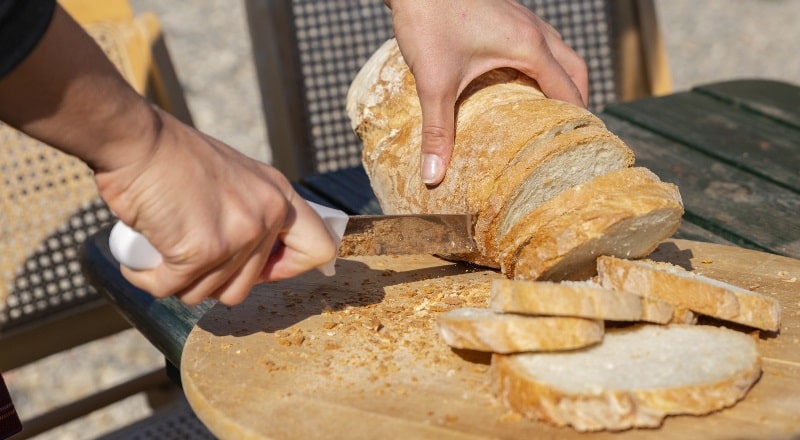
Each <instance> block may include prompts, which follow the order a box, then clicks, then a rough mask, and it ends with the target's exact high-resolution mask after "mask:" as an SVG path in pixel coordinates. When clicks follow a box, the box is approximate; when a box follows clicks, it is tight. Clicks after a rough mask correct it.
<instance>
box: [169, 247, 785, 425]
mask: <svg viewBox="0 0 800 440" xmlns="http://www.w3.org/2000/svg"><path fill="white" fill-rule="evenodd" d="M652 258H654V259H657V260H662V261H670V262H673V263H675V264H679V265H681V266H683V267H686V268H689V269H691V270H694V271H696V272H700V273H703V274H704V275H707V276H710V277H712V278H716V279H719V280H722V281H726V282H730V283H732V284H736V285H739V286H741V287H744V288H748V289H751V290H754V291H757V292H761V293H765V294H769V295H774V296H775V298H777V299H778V300H779V301H780V302H781V304H782V312H783V323H782V328H781V331H780V332H779V333H775V334H772V333H765V332H761V333H757V332H753V335H754V337H758V338H759V350H760V353H761V354H762V356H763V370H764V371H763V375H762V377H761V379H760V380H759V382H757V383H756V385H755V386H754V387H753V389H751V390H750V392H749V393H748V395H747V396H746V397H745V399H744V400H743V401H741V402H739V403H738V404H737V405H735V406H734V407H732V408H729V409H726V410H723V411H720V412H717V413H715V414H712V415H709V416H703V417H694V416H676V417H669V418H667V419H666V420H665V422H664V424H663V426H662V427H661V428H659V429H657V430H652V429H640V430H629V431H624V432H620V433H608V432H601V433H590V434H581V433H578V432H577V431H574V430H572V429H570V428H554V427H551V426H548V425H546V424H543V423H540V422H535V421H531V420H528V419H524V418H522V417H520V416H518V415H516V414H513V413H511V412H509V411H507V410H506V409H505V408H503V407H502V405H500V404H499V403H498V401H497V400H495V398H494V397H493V395H492V393H491V390H490V384H489V376H488V368H489V365H488V362H489V357H488V356H486V355H483V354H478V353H474V352H458V351H454V350H452V349H450V348H449V347H447V346H446V345H445V344H444V343H443V342H441V340H439V337H438V335H437V334H436V331H435V328H434V321H435V317H436V315H437V314H438V313H441V312H442V311H446V310H450V309H452V308H455V307H465V306H474V307H485V306H487V305H488V299H489V286H490V284H491V280H492V279H494V278H496V277H499V276H500V275H499V274H498V273H496V272H494V271H488V270H485V269H483V268H478V267H474V266H467V265H463V264H459V263H452V262H448V261H445V260H442V259H439V258H435V257H431V256H403V257H358V258H357V257H352V258H348V259H340V260H339V261H338V263H337V271H338V273H337V276H336V277H332V278H325V277H322V276H321V275H319V274H317V273H309V274H306V275H305V276H302V277H299V278H295V279H292V280H288V281H284V282H280V283H273V284H262V285H259V286H256V287H255V289H254V291H253V292H252V294H251V295H250V296H249V298H248V299H247V300H246V301H245V302H244V303H243V304H241V305H239V306H236V307H232V308H231V307H226V306H223V305H221V304H218V305H216V306H215V307H214V308H212V309H211V310H210V311H209V312H208V313H207V314H206V315H205V316H204V317H203V318H202V319H201V320H200V321H199V323H198V325H197V326H196V327H195V328H194V330H192V332H191V334H190V335H189V338H188V340H187V343H186V346H185V348H184V351H183V355H182V359H183V360H182V365H181V374H182V381H183V387H184V390H185V392H186V395H187V397H188V399H189V402H190V403H191V405H192V407H193V409H194V410H195V412H196V413H197V415H198V416H199V417H200V419H201V420H202V421H203V422H204V423H205V424H206V425H207V426H208V427H209V428H210V429H211V430H212V431H213V432H214V433H215V434H216V435H217V436H219V437H220V438H223V439H224V438H276V439H283V438H348V439H358V438H382V439H386V438H404V439H405V438H436V439H447V438H459V439H465V438H539V439H541V438H579V437H581V438H582V437H586V438H612V437H614V438H617V437H618V438H652V436H653V435H654V434H657V435H658V438H667V439H681V440H683V439H686V438H706V439H710V438H719V439H723V438H791V437H796V436H799V435H800V399H798V397H797V396H798V395H800V294H798V290H800V289H799V288H800V261H798V260H794V259H790V258H786V257H781V256H776V255H772V254H765V253H761V252H757V251H751V250H745V249H741V248H735V247H730V246H723V245H715V244H707V243H699V242H692V241H685V240H668V241H666V242H664V243H662V245H661V246H660V247H659V249H657V250H656V252H655V253H654V254H653V255H652ZM732 328H735V329H737V330H741V331H746V332H751V331H752V330H751V329H748V328H743V327H732Z"/></svg>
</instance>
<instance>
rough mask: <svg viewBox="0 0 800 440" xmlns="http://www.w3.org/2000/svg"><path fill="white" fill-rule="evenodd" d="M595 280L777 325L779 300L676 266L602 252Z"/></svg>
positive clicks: (753, 323)
mask: <svg viewBox="0 0 800 440" xmlns="http://www.w3.org/2000/svg"><path fill="white" fill-rule="evenodd" d="M597 272H598V282H599V283H600V284H601V285H602V286H604V287H606V288H609V289H620V290H627V291H631V292H633V293H637V294H640V295H646V296H653V297H656V298H660V299H662V300H664V301H667V302H669V303H671V304H673V306H675V307H677V308H686V309H689V310H692V311H694V312H697V313H700V314H703V315H707V316H710V317H713V318H717V319H722V320H726V321H731V322H735V323H737V324H743V325H746V326H750V327H754V328H758V329H761V330H767V331H778V330H779V329H780V321H781V308H780V303H779V302H778V301H777V300H776V299H774V298H770V297H768V296H766V295H762V294H760V293H757V292H753V291H750V290H747V289H744V288H741V287H738V286H734V285H732V284H729V283H725V282H722V281H719V280H716V279H713V278H708V277H705V276H703V275H699V274H695V273H692V272H689V271H687V270H685V269H683V268H681V267H679V266H676V265H673V264H670V263H665V262H656V261H651V260H630V259H624V258H615V257H613V256H602V257H600V258H598V259H597Z"/></svg>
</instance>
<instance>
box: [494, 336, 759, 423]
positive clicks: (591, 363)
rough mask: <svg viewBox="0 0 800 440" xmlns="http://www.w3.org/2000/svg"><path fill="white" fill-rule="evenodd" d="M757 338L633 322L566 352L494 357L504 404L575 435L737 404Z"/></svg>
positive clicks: (749, 380) (754, 370) (749, 378)
mask: <svg viewBox="0 0 800 440" xmlns="http://www.w3.org/2000/svg"><path fill="white" fill-rule="evenodd" d="M760 372H761V364H760V359H759V356H758V352H757V350H756V344H755V341H754V340H753V339H752V338H751V337H749V336H747V335H745V334H743V333H741V332H737V331H733V330H729V329H725V328H717V327H711V326H690V325H679V324H670V325H668V326H658V325H646V324H645V325H637V326H634V327H632V328H626V329H616V330H609V331H608V332H607V333H606V335H605V337H604V340H603V343H602V344H597V345H594V346H592V347H588V348H585V349H580V350H576V351H571V352H564V353H529V354H515V355H502V354H494V355H493V357H492V368H491V376H492V383H493V387H494V389H495V391H496V393H497V396H498V397H499V399H500V400H501V401H502V402H503V403H504V404H505V405H506V407H508V408H510V409H512V410H514V411H517V412H519V413H522V414H524V415H525V416H528V417H530V418H534V419H539V420H544V421H547V422H550V423H552V424H555V425H558V426H566V425H571V426H573V427H574V428H575V429H577V430H579V431H596V430H623V429H628V428H635V427H657V426H659V425H661V423H662V421H663V419H664V417H666V416H668V415H674V414H694V415H701V414H707V413H710V412H713V411H716V410H719V409H722V408H725V407H728V406H731V405H733V404H734V403H736V402H737V401H738V400H740V399H742V398H743V397H744V395H745V394H746V393H747V391H748V390H749V389H750V387H751V386H752V385H753V383H755V381H756V380H757V379H758V377H759V375H760Z"/></svg>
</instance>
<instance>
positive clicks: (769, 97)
mask: <svg viewBox="0 0 800 440" xmlns="http://www.w3.org/2000/svg"><path fill="white" fill-rule="evenodd" d="M692 91H693V92H696V93H701V94H705V95H708V96H713V97H715V98H717V99H720V100H723V101H725V102H727V103H728V104H730V105H733V106H736V107H741V108H744V109H747V110H750V111H753V112H755V113H760V114H763V115H766V116H768V117H770V118H773V119H775V120H777V121H781V122H783V123H786V124H789V125H793V126H795V127H797V128H800V88H798V86H796V85H794V84H788V83H784V82H779V81H767V80H737V81H726V82H721V83H714V84H708V85H704V86H699V87H695V88H694V89H693V90H692Z"/></svg>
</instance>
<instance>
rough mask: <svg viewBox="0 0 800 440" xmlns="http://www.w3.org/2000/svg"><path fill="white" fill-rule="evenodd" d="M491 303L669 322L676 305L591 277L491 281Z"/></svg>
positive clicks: (520, 309) (525, 310) (532, 311)
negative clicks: (605, 285) (606, 285)
mask: <svg viewBox="0 0 800 440" xmlns="http://www.w3.org/2000/svg"><path fill="white" fill-rule="evenodd" d="M489 307H490V308H491V309H493V310H495V311H498V312H511V313H521V314H527V315H549V316H553V315H555V316H578V317H582V318H594V319H605V320H612V321H648V322H656V323H660V324H666V323H668V322H670V321H671V320H672V317H673V314H674V309H673V307H672V306H671V305H670V304H669V303H666V302H664V301H661V300H659V299H657V298H648V297H643V296H639V295H636V294H635V293H630V292H625V291H622V290H611V289H606V288H603V287H602V286H600V285H599V284H596V283H593V282H590V281H564V282H561V283H554V282H549V281H521V280H509V279H496V280H493V281H492V293H491V298H490V300H489Z"/></svg>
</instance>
